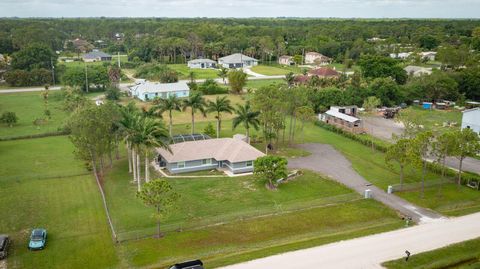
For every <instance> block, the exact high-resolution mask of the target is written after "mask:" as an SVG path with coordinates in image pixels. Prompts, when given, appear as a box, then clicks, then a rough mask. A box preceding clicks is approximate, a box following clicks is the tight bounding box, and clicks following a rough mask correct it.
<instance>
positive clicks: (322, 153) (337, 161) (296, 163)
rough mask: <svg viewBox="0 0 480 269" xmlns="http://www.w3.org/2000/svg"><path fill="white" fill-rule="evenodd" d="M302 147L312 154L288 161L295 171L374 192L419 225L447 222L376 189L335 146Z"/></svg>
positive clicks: (434, 213)
mask: <svg viewBox="0 0 480 269" xmlns="http://www.w3.org/2000/svg"><path fill="white" fill-rule="evenodd" d="M299 147H300V148H301V149H303V150H306V151H309V152H311V153H312V154H311V155H310V156H307V157H301V158H295V159H289V160H288V167H289V168H292V169H308V170H311V171H315V172H318V173H321V174H323V175H326V176H328V177H330V178H332V179H333V180H335V181H337V182H339V183H342V184H343V185H345V186H347V187H348V188H350V189H352V190H355V191H356V192H358V193H359V194H361V195H363V194H364V192H365V190H366V189H370V190H371V192H372V194H373V199H375V200H377V201H379V202H381V203H383V204H385V205H386V206H388V207H390V208H392V209H394V210H396V211H398V212H400V213H402V214H403V215H406V216H409V217H411V218H412V219H413V220H414V221H415V222H417V223H426V222H432V221H436V220H440V219H443V218H444V217H443V216H442V215H440V214H438V213H436V212H434V211H431V210H429V209H425V208H422V207H419V206H416V205H414V204H411V203H409V202H407V201H405V200H403V199H402V198H400V197H398V196H396V195H394V194H387V193H386V192H385V191H383V190H382V189H380V188H378V187H376V186H373V185H372V184H371V183H370V182H368V181H367V180H366V179H365V178H363V177H362V176H360V175H359V174H358V173H357V172H356V171H355V170H354V169H353V168H352V164H351V163H350V161H349V160H347V159H346V158H345V157H344V156H343V155H342V154H341V153H340V152H338V151H337V150H336V149H334V148H333V147H332V146H331V145H326V144H317V143H311V144H302V145H299Z"/></svg>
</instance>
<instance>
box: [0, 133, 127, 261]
mask: <svg viewBox="0 0 480 269" xmlns="http://www.w3.org/2000/svg"><path fill="white" fill-rule="evenodd" d="M73 150H74V148H73V145H72V144H71V143H70V141H69V140H68V138H67V137H50V138H39V139H29V140H15V141H5V142H0V152H1V154H0V161H1V162H2V163H3V164H4V165H2V166H0V174H1V175H2V176H1V177H0V212H2V217H1V221H0V231H1V232H2V233H6V234H9V235H10V236H11V237H12V240H13V245H12V246H11V248H10V255H9V257H8V259H7V265H8V268H9V269H10V268H45V269H47V268H48V269H50V268H58V269H63V268H79V269H80V268H118V267H120V266H119V260H118V258H117V255H116V252H115V249H114V244H113V242H112V239H111V237H110V232H109V230H108V226H107V222H106V218H105V214H104V210H103V207H102V204H101V200H100V199H101V198H100V194H99V191H98V187H97V186H96V183H95V181H94V179H93V177H92V175H91V174H90V173H89V172H88V171H86V169H85V167H84V165H83V163H82V162H81V161H78V160H76V159H75V157H74V155H73ZM38 227H40V228H45V229H47V230H48V241H47V247H46V249H45V250H43V251H35V252H31V251H28V250H27V245H28V237H29V234H30V232H31V229H32V228H38Z"/></svg>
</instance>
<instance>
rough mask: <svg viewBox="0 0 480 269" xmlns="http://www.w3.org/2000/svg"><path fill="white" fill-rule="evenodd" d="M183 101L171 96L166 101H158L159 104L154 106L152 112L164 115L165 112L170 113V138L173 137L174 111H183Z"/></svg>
mask: <svg viewBox="0 0 480 269" xmlns="http://www.w3.org/2000/svg"><path fill="white" fill-rule="evenodd" d="M181 106H182V103H181V100H180V99H179V98H178V97H177V96H176V95H170V96H168V98H166V99H159V100H158V101H157V104H156V105H154V106H153V107H152V108H151V110H154V111H157V114H158V113H160V114H161V113H163V112H164V111H168V118H169V123H168V133H169V134H170V136H172V126H173V120H172V111H173V110H176V111H181Z"/></svg>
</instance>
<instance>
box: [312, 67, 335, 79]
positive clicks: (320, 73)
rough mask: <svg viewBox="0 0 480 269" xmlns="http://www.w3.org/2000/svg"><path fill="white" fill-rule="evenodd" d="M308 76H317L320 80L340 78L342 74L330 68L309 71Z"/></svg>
mask: <svg viewBox="0 0 480 269" xmlns="http://www.w3.org/2000/svg"><path fill="white" fill-rule="evenodd" d="M308 76H310V77H313V76H317V77H319V78H339V77H340V73H338V72H337V71H336V70H335V69H332V68H329V67H320V68H317V69H312V70H309V71H308Z"/></svg>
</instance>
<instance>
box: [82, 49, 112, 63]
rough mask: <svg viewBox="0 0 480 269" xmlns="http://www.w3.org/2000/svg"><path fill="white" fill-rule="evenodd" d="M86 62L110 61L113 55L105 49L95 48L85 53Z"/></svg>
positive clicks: (84, 59)
mask: <svg viewBox="0 0 480 269" xmlns="http://www.w3.org/2000/svg"><path fill="white" fill-rule="evenodd" d="M82 58H83V61H84V62H87V63H88V62H110V61H111V60H112V55H110V54H107V53H105V52H103V51H99V50H93V51H91V52H89V53H86V54H83V56H82Z"/></svg>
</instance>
